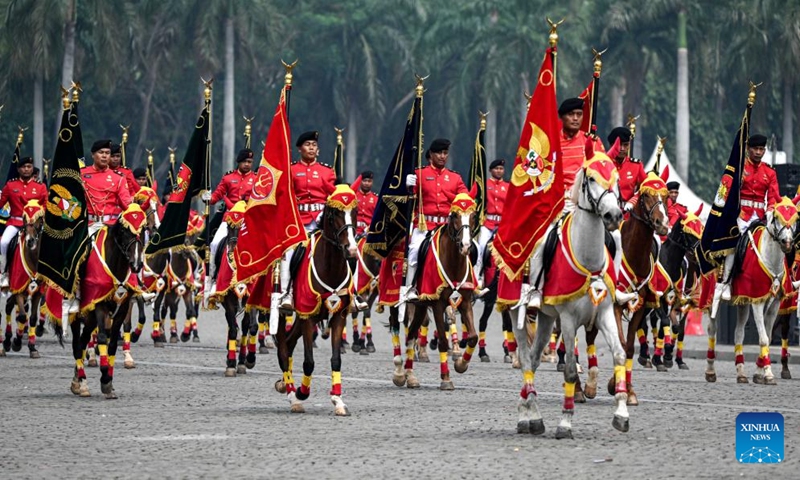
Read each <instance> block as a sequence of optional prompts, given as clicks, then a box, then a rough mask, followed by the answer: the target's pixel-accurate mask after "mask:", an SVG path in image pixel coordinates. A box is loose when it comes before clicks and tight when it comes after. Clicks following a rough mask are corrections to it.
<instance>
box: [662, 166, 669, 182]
mask: <svg viewBox="0 0 800 480" xmlns="http://www.w3.org/2000/svg"><path fill="white" fill-rule="evenodd" d="M660 177H661V181H662V182H665V183H666V181H667V180H668V179H669V165H665V166H664V170H663V171H662V172H661V175H660Z"/></svg>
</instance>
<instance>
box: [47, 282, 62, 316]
mask: <svg viewBox="0 0 800 480" xmlns="http://www.w3.org/2000/svg"><path fill="white" fill-rule="evenodd" d="M63 300H64V297H63V296H62V295H61V293H59V292H58V290H56V289H55V288H47V289H45V292H44V314H45V315H46V316H47V317H48V318H50V319H53V320H56V321H58V322H61V316H62V313H61V312H62V310H61V302H62V301H63Z"/></svg>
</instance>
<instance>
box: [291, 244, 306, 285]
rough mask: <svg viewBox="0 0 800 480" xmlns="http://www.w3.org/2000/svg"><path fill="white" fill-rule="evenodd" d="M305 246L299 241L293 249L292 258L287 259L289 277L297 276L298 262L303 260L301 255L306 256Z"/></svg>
mask: <svg viewBox="0 0 800 480" xmlns="http://www.w3.org/2000/svg"><path fill="white" fill-rule="evenodd" d="M306 248H307V247H306V244H305V243H301V244H300V245H298V246H297V248H295V249H294V253H293V254H292V259H291V260H290V261H289V278H296V277H297V271H298V270H300V263H301V262H302V261H303V257H305V256H306Z"/></svg>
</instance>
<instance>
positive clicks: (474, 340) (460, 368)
mask: <svg viewBox="0 0 800 480" xmlns="http://www.w3.org/2000/svg"><path fill="white" fill-rule="evenodd" d="M470 296H471V295H467V296H466V297H465V298H463V300H462V301H461V305H459V306H458V311H459V312H461V324H462V325H463V326H464V327H465V328H466V329H467V332H466V334H467V336H466V345H465V346H466V349H465V350H464V354H463V355H462V356H461V358H459V359H457V360H456V361H455V362H454V363H453V368H454V369H455V371H456V372H458V373H464V372H466V371H467V368H468V367H469V361H470V360H472V354H473V353H475V347H476V346H477V345H478V334H477V332H475V321H474V319H473V318H472V299H471V298H469V297H470Z"/></svg>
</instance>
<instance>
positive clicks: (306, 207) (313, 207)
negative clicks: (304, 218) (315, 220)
mask: <svg viewBox="0 0 800 480" xmlns="http://www.w3.org/2000/svg"><path fill="white" fill-rule="evenodd" d="M297 207H298V208H299V209H300V211H301V212H320V211H322V210H323V209H324V208H325V204H324V203H306V204H302V203H301V204H300V205H298V206H297Z"/></svg>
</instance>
